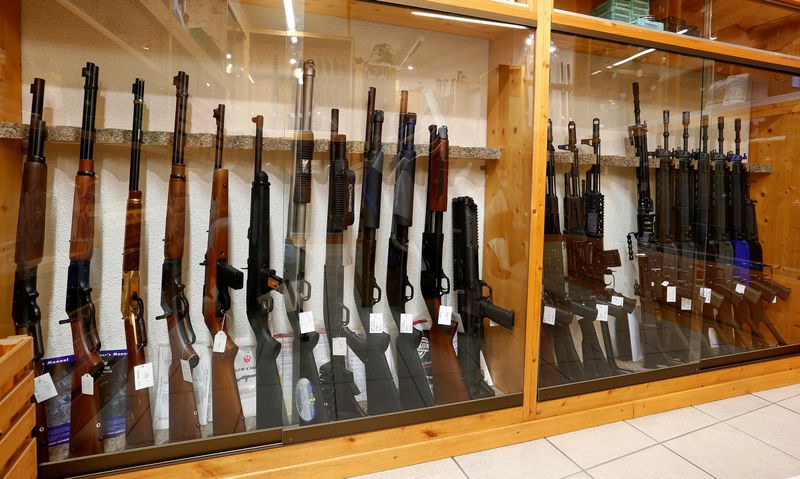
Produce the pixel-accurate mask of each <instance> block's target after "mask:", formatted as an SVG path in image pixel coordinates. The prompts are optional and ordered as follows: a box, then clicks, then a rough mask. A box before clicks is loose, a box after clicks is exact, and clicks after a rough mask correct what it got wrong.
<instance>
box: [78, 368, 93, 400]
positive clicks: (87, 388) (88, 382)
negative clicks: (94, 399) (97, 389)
mask: <svg viewBox="0 0 800 479" xmlns="http://www.w3.org/2000/svg"><path fill="white" fill-rule="evenodd" d="M81 393H82V394H86V395H87V396H94V378H93V377H92V375H91V374H88V373H87V374H84V375H83V376H81Z"/></svg>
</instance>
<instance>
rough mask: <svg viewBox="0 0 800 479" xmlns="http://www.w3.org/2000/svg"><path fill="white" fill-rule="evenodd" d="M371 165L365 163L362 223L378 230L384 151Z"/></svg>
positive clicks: (378, 154) (379, 153) (376, 156)
mask: <svg viewBox="0 0 800 479" xmlns="http://www.w3.org/2000/svg"><path fill="white" fill-rule="evenodd" d="M371 160H372V161H370V162H369V164H366V163H365V165H366V166H365V168H364V185H363V186H362V189H363V191H362V194H361V197H362V201H361V203H362V204H361V212H360V215H361V223H360V225H363V227H365V228H375V229H377V228H378V227H379V226H380V223H381V191H382V190H383V150H380V151H378V152H377V153H376V154H375V157H374V158H371Z"/></svg>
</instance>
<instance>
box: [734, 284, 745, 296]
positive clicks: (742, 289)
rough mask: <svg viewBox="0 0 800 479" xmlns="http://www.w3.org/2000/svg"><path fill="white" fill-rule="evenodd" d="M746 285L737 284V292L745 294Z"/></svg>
mask: <svg viewBox="0 0 800 479" xmlns="http://www.w3.org/2000/svg"><path fill="white" fill-rule="evenodd" d="M744 290H745V285H743V284H742V283H736V292H737V293H739V294H744Z"/></svg>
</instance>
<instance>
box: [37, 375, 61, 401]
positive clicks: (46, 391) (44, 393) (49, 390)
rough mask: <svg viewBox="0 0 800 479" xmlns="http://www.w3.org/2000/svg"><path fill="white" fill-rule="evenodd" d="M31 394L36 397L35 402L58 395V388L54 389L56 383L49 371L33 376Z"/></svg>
mask: <svg viewBox="0 0 800 479" xmlns="http://www.w3.org/2000/svg"><path fill="white" fill-rule="evenodd" d="M33 395H34V396H35V397H36V402H42V401H47V400H48V399H50V398H52V397H56V396H58V390H56V385H55V384H54V383H53V378H52V377H50V373H44V374H42V375H41V376H36V377H35V378H33Z"/></svg>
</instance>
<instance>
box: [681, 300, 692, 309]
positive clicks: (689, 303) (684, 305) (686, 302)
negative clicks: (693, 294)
mask: <svg viewBox="0 0 800 479" xmlns="http://www.w3.org/2000/svg"><path fill="white" fill-rule="evenodd" d="M691 310H692V300H691V299H689V298H681V311H691Z"/></svg>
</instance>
